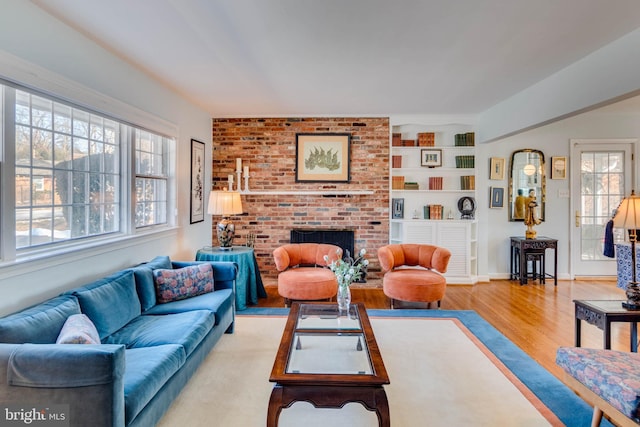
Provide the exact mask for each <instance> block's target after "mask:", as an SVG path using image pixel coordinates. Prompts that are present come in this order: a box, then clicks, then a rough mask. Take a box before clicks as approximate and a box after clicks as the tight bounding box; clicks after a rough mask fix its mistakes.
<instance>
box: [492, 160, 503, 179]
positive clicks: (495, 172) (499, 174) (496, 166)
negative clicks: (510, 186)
mask: <svg viewBox="0 0 640 427" xmlns="http://www.w3.org/2000/svg"><path fill="white" fill-rule="evenodd" d="M504 165H505V160H504V158H502V157H492V158H491V162H490V165H489V179H492V180H502V179H504Z"/></svg>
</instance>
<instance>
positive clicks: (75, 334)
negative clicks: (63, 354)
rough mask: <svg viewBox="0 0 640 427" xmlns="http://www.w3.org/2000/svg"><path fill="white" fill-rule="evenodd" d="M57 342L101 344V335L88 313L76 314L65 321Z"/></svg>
mask: <svg viewBox="0 0 640 427" xmlns="http://www.w3.org/2000/svg"><path fill="white" fill-rule="evenodd" d="M56 344H100V336H99V335H98V331H97V330H96V327H95V325H94V324H93V322H92V321H91V319H89V318H88V317H87V315H86V314H74V315H72V316H69V318H68V319H67V321H66V322H64V326H62V330H61V331H60V335H58V339H57V340H56Z"/></svg>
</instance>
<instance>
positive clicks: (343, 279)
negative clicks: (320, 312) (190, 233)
mask: <svg viewBox="0 0 640 427" xmlns="http://www.w3.org/2000/svg"><path fill="white" fill-rule="evenodd" d="M366 254H367V251H366V249H364V248H362V249H360V252H359V253H358V256H357V257H356V258H351V254H350V253H349V251H348V250H347V251H345V257H344V258H340V259H338V260H336V261H332V262H331V264H329V268H330V269H331V271H333V273H334V274H335V275H336V279H337V280H338V296H337V300H338V309H339V310H340V312H341V313H348V312H349V304H351V289H350V288H349V286H350V285H351V283H353V282H355V281H356V280H358V279H360V277H361V276H362V272H363V271H364V270H366V268H367V266H368V265H369V261H368V260H366V259H365V258H364V256H365V255H366ZM324 259H325V261H327V262H328V261H329V257H328V256H327V255H325V257H324Z"/></svg>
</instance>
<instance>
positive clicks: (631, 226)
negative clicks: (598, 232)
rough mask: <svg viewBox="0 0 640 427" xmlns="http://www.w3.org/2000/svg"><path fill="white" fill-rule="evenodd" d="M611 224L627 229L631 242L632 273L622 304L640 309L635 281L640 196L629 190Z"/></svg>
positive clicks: (639, 288) (639, 287)
mask: <svg viewBox="0 0 640 427" xmlns="http://www.w3.org/2000/svg"><path fill="white" fill-rule="evenodd" d="M613 226H614V227H617V228H624V229H627V230H629V241H630V242H631V264H632V266H631V267H632V268H631V271H632V273H633V275H632V278H631V281H630V282H629V284H628V285H627V289H626V293H627V301H626V302H623V303H622V306H623V307H624V308H627V309H632V310H640V286H639V285H638V282H637V281H636V242H637V240H638V234H637V231H638V228H640V197H638V196H636V194H635V192H634V191H633V190H631V195H630V196H629V197H625V198H624V199H623V200H622V202H621V203H620V206H618V211H617V213H616V215H615V216H614V217H613Z"/></svg>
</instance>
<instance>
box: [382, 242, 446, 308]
mask: <svg viewBox="0 0 640 427" xmlns="http://www.w3.org/2000/svg"><path fill="white" fill-rule="evenodd" d="M450 258H451V252H450V251H449V250H448V249H446V248H442V247H439V246H433V245H423V244H408V243H405V244H394V245H387V246H383V247H381V248H380V249H378V260H379V261H380V267H381V268H382V271H383V272H385V274H384V277H383V279H382V289H383V291H384V294H385V295H386V296H387V297H388V298H389V299H390V300H391V308H394V301H396V300H400V301H411V302H426V303H429V306H431V303H432V302H436V301H437V303H438V307H440V302H441V301H442V298H443V297H444V293H445V290H446V287H447V280H446V279H445V277H444V276H443V275H442V274H444V273H446V272H447V266H448V265H449V259H450Z"/></svg>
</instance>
